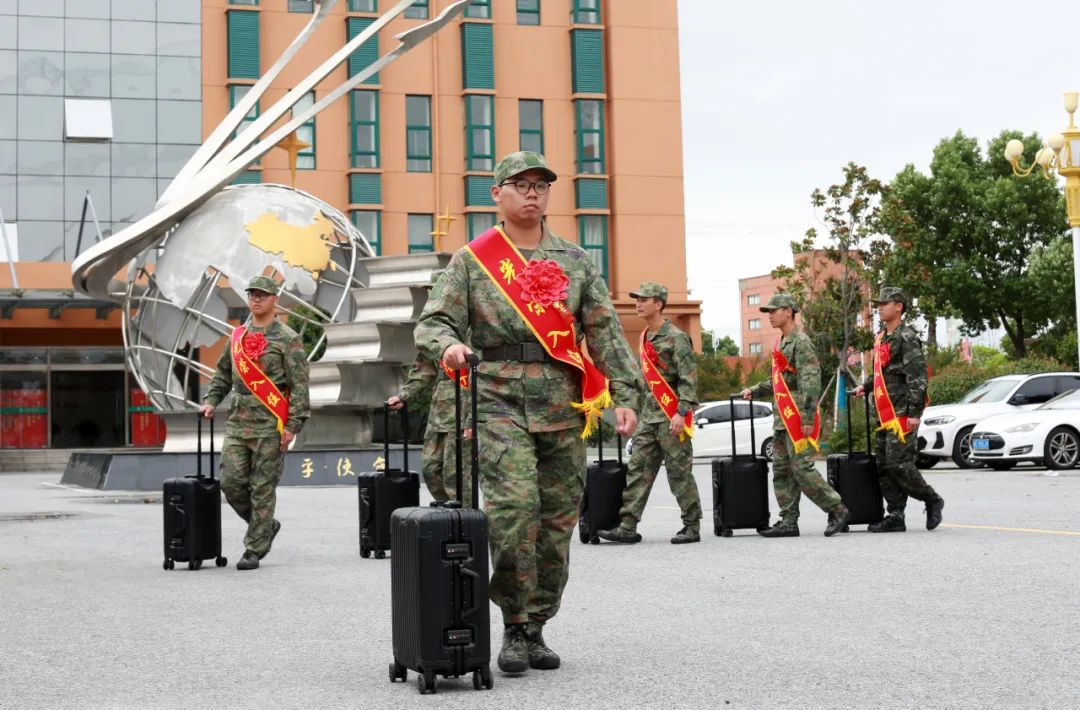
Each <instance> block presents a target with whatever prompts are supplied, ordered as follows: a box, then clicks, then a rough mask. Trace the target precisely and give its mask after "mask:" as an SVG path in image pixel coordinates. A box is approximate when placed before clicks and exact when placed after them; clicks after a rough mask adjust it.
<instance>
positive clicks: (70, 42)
mask: <svg viewBox="0 0 1080 710" xmlns="http://www.w3.org/2000/svg"><path fill="white" fill-rule="evenodd" d="M64 50H65V51H67V52H102V53H104V54H108V53H109V21H108V20H82V19H76V18H72V17H69V18H67V19H66V20H64ZM72 66H77V65H76V63H75V62H72Z"/></svg>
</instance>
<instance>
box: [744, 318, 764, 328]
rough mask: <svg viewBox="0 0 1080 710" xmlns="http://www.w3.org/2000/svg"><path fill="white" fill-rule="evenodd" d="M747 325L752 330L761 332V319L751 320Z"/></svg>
mask: <svg viewBox="0 0 1080 710" xmlns="http://www.w3.org/2000/svg"><path fill="white" fill-rule="evenodd" d="M747 325H748V326H749V328H750V330H761V319H760V318H751V319H750V322H749V323H748V324H747Z"/></svg>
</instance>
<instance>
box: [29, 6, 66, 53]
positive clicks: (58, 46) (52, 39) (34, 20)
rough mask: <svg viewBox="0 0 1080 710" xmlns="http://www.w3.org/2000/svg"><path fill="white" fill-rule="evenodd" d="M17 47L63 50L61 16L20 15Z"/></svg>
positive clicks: (62, 23) (53, 50)
mask: <svg viewBox="0 0 1080 710" xmlns="http://www.w3.org/2000/svg"><path fill="white" fill-rule="evenodd" d="M19 49H20V50H23V49H31V50H32V49H38V50H45V51H52V52H62V51H64V20H63V18H60V17H32V16H30V15H20V16H19Z"/></svg>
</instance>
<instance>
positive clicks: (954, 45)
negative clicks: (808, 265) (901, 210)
mask: <svg viewBox="0 0 1080 710" xmlns="http://www.w3.org/2000/svg"><path fill="white" fill-rule="evenodd" d="M678 6H679V34H680V39H679V46H680V64H681V72H680V74H681V82H682V114H683V168H684V178H685V198H686V242H687V265H688V277H689V285H690V290H691V298H693V299H698V300H701V301H703V304H702V327H703V328H706V329H709V330H715V331H717V332H718V333H719V334H720V335H730V336H731V337H732V338H733V339H734V340H735V341H736V342H738V341H739V285H738V280H739V279H740V278H745V277H747V276H757V275H760V274H765V273H768V272H769V271H771V270H772V269H773V267H775V266H777V265H779V264H781V263H787V264H790V263H791V249H790V247H789V244H790V242H791V241H793V240H797V239H801V238H802V237H803V235H804V233H805V232H806V230H807V229H808V228H809V227H812V226H817V227H820V226H821V224H820V222H818V221H817V220H816V218H815V214H814V211H813V209H812V208H811V207H810V199H809V198H810V193H811V191H813V189H814V188H815V187H821V188H825V187H827V186H829V185H831V184H833V183H835V182H839V180H840V178H841V169H842V168H843V166H844V165H845V164H847V163H848V162H849V161H854V162H856V163H859V164H861V165H864V166H866V167H867V169H868V170H869V172H870V174H871V175H872V176H874V177H876V178H878V179H881V180H885V181H886V182H887V181H890V180H891V179H892V178H893V176H895V175H896V173H897V172H899V171H900V170H901V169H902V168H903V167H904V166H905V165H906V164H908V163H912V164H914V165H915V166H916V167H917V168H919V169H920V170H924V171H925V170H927V169H928V165H929V162H930V157H931V153H932V151H933V148H934V146H935V145H936V144H937V143H938V142H939V141H940V140H941V139H942V138H945V137H947V136H950V135H952V134H954V133H955V132H956V131H957V130H963V131H964V132H965V133H966V134H968V135H971V136H975V137H977V138H979V140H980V142H981V143H982V144H983V145H984V147H985V144H986V142H987V141H988V140H989V139H990V138H992V137H993V136H996V135H997V134H998V133H1000V132H1001V131H1002V130H1003V129H1006V128H1015V129H1019V130H1023V131H1025V132H1030V131H1038V132H1039V133H1040V135H1043V136H1046V135H1048V134H1050V133H1053V132H1057V131H1061V130H1062V129H1064V128H1065V126H1066V125H1068V117H1067V114H1066V113H1065V110H1064V108H1063V107H1062V105H1063V104H1062V93H1063V92H1065V91H1067V90H1069V89H1074V90H1080V51H1077V50H1076V48H1073V49H1072V51H1067V47H1068V46H1069V36H1070V35H1072V36H1076V35H1075V30H1076V26H1077V25H1076V20H1077V19H1078V16H1074V17H1073V21H1072V25H1071V26H1070V24H1069V22H1067V18H1066V16H1065V13H1063V8H1064V7H1066V6H1067V3H1062V2H1061V1H1060V0H1057V1H1056V2H1050V1H1049V0H1028V1H1027V2H1025V3H1022V4H1021V3H1014V2H1003V1H1002V0H984V1H982V2H976V1H975V0H965V1H963V2H960V1H958V0H933V1H932V2H931V1H928V0H904V2H888V3H886V2H877V1H875V0H870V1H867V0H861V1H860V2H850V1H846V0H816V1H815V2H804V1H797V0H775V1H774V2H751V1H749V0H678ZM1025 157H1026V159H1027V160H1028V161H1030V159H1031V157H1032V156H1025ZM820 231H821V230H819V232H820Z"/></svg>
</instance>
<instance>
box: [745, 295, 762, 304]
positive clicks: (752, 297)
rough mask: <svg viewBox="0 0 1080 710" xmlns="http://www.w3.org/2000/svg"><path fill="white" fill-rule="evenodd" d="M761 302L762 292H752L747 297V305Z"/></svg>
mask: <svg viewBox="0 0 1080 710" xmlns="http://www.w3.org/2000/svg"><path fill="white" fill-rule="evenodd" d="M759 303H761V295H760V294H756V293H752V294H750V295H749V296H747V297H746V305H748V306H756V305H758V304H759Z"/></svg>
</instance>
